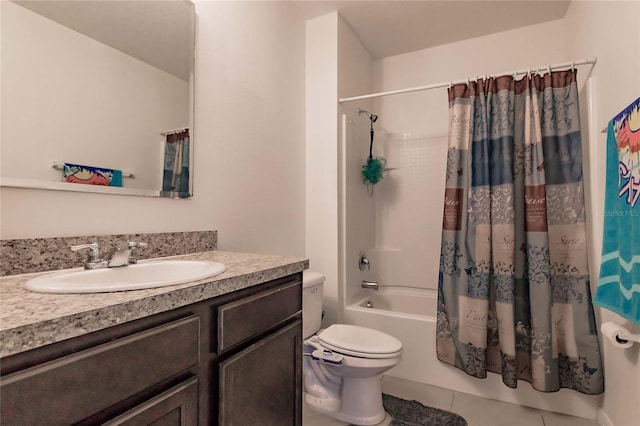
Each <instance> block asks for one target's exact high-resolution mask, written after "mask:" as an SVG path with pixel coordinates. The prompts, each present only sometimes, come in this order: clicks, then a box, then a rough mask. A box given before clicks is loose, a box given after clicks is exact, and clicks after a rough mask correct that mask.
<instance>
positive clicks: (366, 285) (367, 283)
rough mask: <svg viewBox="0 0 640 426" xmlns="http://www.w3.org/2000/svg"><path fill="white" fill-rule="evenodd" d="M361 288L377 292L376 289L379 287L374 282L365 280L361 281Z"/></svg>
mask: <svg viewBox="0 0 640 426" xmlns="http://www.w3.org/2000/svg"><path fill="white" fill-rule="evenodd" d="M361 286H362V288H370V289H373V290H378V287H379V286H378V283H377V282H375V281H365V280H363V281H362V285H361Z"/></svg>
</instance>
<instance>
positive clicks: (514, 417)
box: [302, 376, 598, 426]
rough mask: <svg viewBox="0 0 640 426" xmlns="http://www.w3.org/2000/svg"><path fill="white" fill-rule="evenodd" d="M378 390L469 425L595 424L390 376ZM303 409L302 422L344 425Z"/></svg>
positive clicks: (385, 422) (387, 419)
mask: <svg viewBox="0 0 640 426" xmlns="http://www.w3.org/2000/svg"><path fill="white" fill-rule="evenodd" d="M382 391H383V392H385V393H388V394H390V395H394V396H397V397H399V398H404V399H409V400H416V401H419V402H421V403H422V404H424V405H428V406H430V407H435V408H441V409H443V410H449V411H453V412H454V413H457V414H459V415H461V416H462V417H464V418H465V419H466V420H467V423H468V424H469V426H598V422H596V421H595V420H588V419H583V418H580V417H573V416H567V415H564V414H558V413H553V412H551V411H544V410H537V409H535V408H529V407H523V406H521V405H517V404H511V403H508V402H501V401H495V400H492V399H487V398H481V397H478V396H474V395H468V394H464V393H460V392H454V391H451V390H448V389H443V388H439V387H436V386H430V385H425V384H422V383H416V382H411V381H409V380H404V379H398V378H396V377H390V376H385V377H384V378H383V379H382ZM303 411H304V414H303V421H302V424H303V426H344V425H346V423H343V422H341V421H338V420H335V419H333V418H331V417H328V416H325V415H322V414H319V413H317V412H315V411H313V410H312V409H310V408H308V407H306V406H305V407H304V410H303ZM390 422H391V418H390V417H389V415H388V414H387V417H385V419H384V420H383V422H382V423H380V426H388V425H389V423H390Z"/></svg>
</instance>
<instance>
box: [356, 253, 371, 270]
mask: <svg viewBox="0 0 640 426" xmlns="http://www.w3.org/2000/svg"><path fill="white" fill-rule="evenodd" d="M358 267H359V268H360V270H361V271H364V268H367V269H368V270H371V263H369V259H367V253H365V252H364V251H361V252H360V259H359V260H358Z"/></svg>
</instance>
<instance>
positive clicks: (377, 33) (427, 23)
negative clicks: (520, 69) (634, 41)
mask: <svg viewBox="0 0 640 426" xmlns="http://www.w3.org/2000/svg"><path fill="white" fill-rule="evenodd" d="M295 3H296V4H297V5H298V6H299V7H300V9H301V10H302V13H303V14H304V16H305V17H306V18H307V19H310V18H314V17H318V16H322V15H324V14H327V13H329V12H332V11H335V10H337V11H338V12H339V13H340V15H341V16H342V17H343V18H344V20H345V21H346V22H347V23H348V24H349V26H350V27H351V28H352V29H353V31H354V32H355V34H356V36H357V37H358V39H359V40H360V42H361V43H362V44H363V45H364V47H365V48H366V49H367V50H368V51H369V53H370V54H371V56H372V57H373V59H379V58H384V57H387V56H393V55H399V54H402V53H407V52H412V51H414V50H420V49H425V48H428V47H433V46H438V45H442V44H448V43H453V42H456V41H461V40H467V39H470V38H475V37H479V36H483V35H487V34H492V33H497V32H501V31H506V30H510V29H515V28H520V27H524V26H527V25H533V24H539V23H542V22H547V21H552V20H556V19H561V18H563V17H564V15H565V13H566V11H567V8H568V7H569V3H570V1H564V0H535V1H519V0H518V1H484V0H476V1H457V0H448V1H435V0H422V1H420V0H413V1H407V0H391V1H389V0H370V1H346V0H343V1H316V0H312V1H296V2H295Z"/></svg>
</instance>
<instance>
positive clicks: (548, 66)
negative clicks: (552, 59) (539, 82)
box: [547, 64, 551, 75]
mask: <svg viewBox="0 0 640 426" xmlns="http://www.w3.org/2000/svg"><path fill="white" fill-rule="evenodd" d="M547 72H548V73H549V75H551V64H547Z"/></svg>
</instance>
